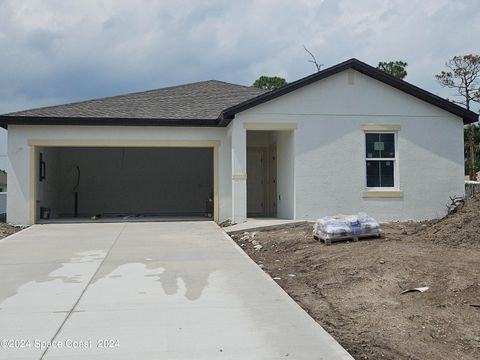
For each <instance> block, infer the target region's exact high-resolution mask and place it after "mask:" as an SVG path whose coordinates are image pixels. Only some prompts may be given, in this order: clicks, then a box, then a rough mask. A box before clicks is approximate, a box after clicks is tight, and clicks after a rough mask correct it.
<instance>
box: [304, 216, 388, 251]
mask: <svg viewBox="0 0 480 360" xmlns="http://www.w3.org/2000/svg"><path fill="white" fill-rule="evenodd" d="M382 234H383V231H382V229H381V228H380V224H379V223H378V222H377V221H376V220H375V219H374V218H372V217H370V216H368V214H366V213H364V212H360V213H358V214H356V215H335V216H325V217H322V218H320V219H318V220H317V221H316V223H315V225H314V227H313V237H314V238H315V239H316V240H322V241H323V242H324V243H325V244H327V245H330V244H331V243H332V241H337V240H351V241H354V242H355V241H358V239H360V238H367V237H382Z"/></svg>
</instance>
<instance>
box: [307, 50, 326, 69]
mask: <svg viewBox="0 0 480 360" xmlns="http://www.w3.org/2000/svg"><path fill="white" fill-rule="evenodd" d="M303 48H304V49H305V51H306V52H307V53H308V54H309V55H310V57H311V59H310V60H308V62H310V63H312V64H313V65H315V67H316V68H317V72H319V71H320V70H322V66H323V64H319V63H318V62H317V59H316V58H315V55H313V53H312V52H311V51H310V50H308V49H307V47H306V46H305V45H303Z"/></svg>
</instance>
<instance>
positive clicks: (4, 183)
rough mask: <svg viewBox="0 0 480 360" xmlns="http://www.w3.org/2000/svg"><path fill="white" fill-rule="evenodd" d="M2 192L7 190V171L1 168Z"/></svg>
mask: <svg viewBox="0 0 480 360" xmlns="http://www.w3.org/2000/svg"><path fill="white" fill-rule="evenodd" d="M0 192H7V172H6V171H5V170H0Z"/></svg>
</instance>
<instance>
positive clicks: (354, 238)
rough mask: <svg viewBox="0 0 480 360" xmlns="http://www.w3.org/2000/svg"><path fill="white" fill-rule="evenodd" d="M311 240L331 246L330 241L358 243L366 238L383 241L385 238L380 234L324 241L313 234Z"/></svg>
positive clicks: (382, 233) (383, 234)
mask: <svg viewBox="0 0 480 360" xmlns="http://www.w3.org/2000/svg"><path fill="white" fill-rule="evenodd" d="M313 238H314V239H315V240H319V241H323V242H324V243H325V245H332V241H335V242H336V241H344V240H347V241H352V242H358V240H359V239H367V238H377V239H384V238H385V233H384V232H381V233H380V234H378V235H360V236H342V237H339V238H336V239H333V240H332V239H325V238H323V237H320V236H317V235H315V234H313Z"/></svg>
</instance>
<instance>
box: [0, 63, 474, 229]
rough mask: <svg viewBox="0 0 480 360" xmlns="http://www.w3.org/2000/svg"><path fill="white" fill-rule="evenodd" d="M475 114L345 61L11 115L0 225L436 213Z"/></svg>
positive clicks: (454, 190)
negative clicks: (278, 78) (257, 84)
mask: <svg viewBox="0 0 480 360" xmlns="http://www.w3.org/2000/svg"><path fill="white" fill-rule="evenodd" d="M477 120H478V115H476V114H475V113H473V112H471V111H467V110H466V109H464V108H462V107H459V106H457V105H455V104H453V103H451V102H449V101H447V100H445V99H442V98H440V97H438V96H436V95H434V94H431V93H429V92H427V91H425V90H422V89H420V88H418V87H416V86H413V85H411V84H409V83H407V82H405V81H402V80H399V79H396V78H394V77H392V76H389V75H387V74H385V73H383V72H381V71H379V70H377V69H375V68H373V67H371V66H369V65H367V64H365V63H363V62H361V61H359V60H356V59H351V60H348V61H345V62H342V63H340V64H338V65H335V66H333V67H330V68H328V69H325V70H323V71H320V72H318V73H315V74H313V75H310V76H307V77H305V78H303V79H300V80H298V81H295V82H292V83H290V84H288V85H287V86H285V87H283V88H281V89H279V90H276V91H271V92H262V91H260V90H258V89H254V88H251V87H245V86H240V85H234V84H228V83H225V82H220V81H205V82H199V83H193V84H187V85H181V86H174V87H169V88H163V89H159V90H152V91H146V92H141V93H134V94H127V95H122V96H114V97H109V98H103V99H97V100H90V101H83V102H78V103H73V104H67V105H60V106H53V107H46V108H40V109H34V110H27V111H20V112H15V113H11V114H6V115H3V116H1V117H0V125H1V126H2V127H4V128H6V129H8V157H9V162H10V164H9V165H10V167H9V189H8V221H9V222H12V223H16V224H32V223H35V222H37V221H39V219H40V217H44V218H45V217H50V218H56V217H65V218H71V217H76V216H78V217H86V216H92V215H97V214H98V215H102V216H105V217H108V216H128V215H134V216H139V215H141V216H190V217H191V216H206V214H208V213H213V218H214V220H215V221H218V222H222V221H225V220H227V219H231V220H232V221H233V222H235V223H240V222H243V221H245V219H246V218H247V216H268V217H279V218H287V219H316V218H318V217H320V216H324V215H329V214H336V213H356V212H358V211H366V212H368V213H369V214H371V215H372V216H374V217H376V218H378V219H380V220H406V219H413V220H422V219H430V218H436V217H440V216H442V215H444V214H445V204H446V203H447V202H448V200H449V197H450V196H454V195H462V194H463V193H464V159H463V126H464V125H465V124H469V123H473V122H475V121H477Z"/></svg>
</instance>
